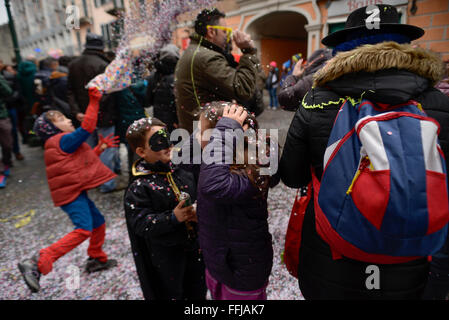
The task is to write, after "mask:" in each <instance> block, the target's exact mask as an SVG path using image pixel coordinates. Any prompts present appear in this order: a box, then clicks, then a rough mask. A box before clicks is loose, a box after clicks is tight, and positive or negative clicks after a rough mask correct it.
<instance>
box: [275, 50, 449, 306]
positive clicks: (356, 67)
mask: <svg viewBox="0 0 449 320" xmlns="http://www.w3.org/2000/svg"><path fill="white" fill-rule="evenodd" d="M441 72H442V63H441V61H440V60H439V58H438V57H437V56H436V55H433V54H431V53H430V52H427V51H425V50H423V49H421V48H416V49H413V48H412V47H411V46H410V45H408V44H404V45H399V44H397V43H395V42H383V43H379V44H376V45H366V46H361V47H358V48H356V49H354V50H352V51H349V52H342V53H339V54H338V55H337V56H335V57H334V58H333V59H331V60H329V62H328V64H327V65H326V67H325V68H323V69H321V70H320V71H318V72H317V74H316V75H315V82H314V88H313V89H312V90H310V91H309V92H308V93H307V94H306V96H305V97H304V99H303V101H302V104H301V106H300V108H299V109H298V110H297V111H296V114H295V116H294V118H293V120H292V123H291V125H290V128H289V131H288V134H287V139H286V142H285V145H284V151H283V154H282V157H281V161H280V164H279V170H280V175H281V179H282V181H283V182H284V183H285V184H286V185H287V186H289V187H291V188H299V187H302V186H304V185H307V184H308V183H309V182H310V181H311V173H310V168H311V167H313V168H314V169H315V173H316V175H317V177H318V179H321V175H322V172H323V158H324V153H325V150H326V147H327V142H328V139H329V135H330V132H331V129H332V125H333V122H334V119H335V117H336V115H337V112H338V110H339V108H340V107H341V106H342V104H343V102H344V100H345V97H346V96H349V97H352V98H353V99H356V100H359V99H361V97H362V96H363V98H365V99H369V100H372V101H375V102H380V103H387V104H393V105H394V104H400V103H403V102H406V101H408V100H410V99H415V100H417V101H418V102H420V103H421V104H422V107H423V109H424V111H425V112H426V113H427V114H428V115H429V116H430V117H433V118H435V119H436V120H437V121H438V122H439V123H440V125H441V131H440V135H439V141H440V145H441V148H442V149H443V152H444V154H445V156H446V159H448V155H449V154H448V152H449V98H448V97H446V96H445V95H444V94H442V93H441V92H440V91H438V90H437V89H435V88H433V86H434V85H435V83H436V82H437V81H438V80H439V78H440V75H441V74H442V73H441ZM446 167H447V163H446ZM306 221H307V223H306ZM301 246H302V247H304V249H303V248H302V247H301V250H300V259H299V261H300V266H299V271H300V273H299V278H300V284H301V276H302V278H303V280H302V282H303V286H304V288H306V289H307V290H309V292H310V291H312V292H314V294H312V296H309V298H325V299H326V298H330V299H334V298H344V297H341V296H339V297H336V296H334V295H333V293H332V292H333V291H332V290H331V289H332V288H335V287H339V288H341V290H340V291H339V292H342V290H346V289H347V293H348V296H347V297H353V296H352V295H351V293H350V292H351V290H350V288H349V287H350V285H349V284H348V283H351V281H353V280H355V279H356V278H357V277H358V276H359V275H358V274H355V273H356V272H355V271H351V270H352V269H354V268H353V267H355V266H358V267H360V270H362V269H363V268H366V267H367V266H368V265H369V263H364V262H355V261H354V260H350V259H347V258H343V259H341V260H333V259H332V254H331V251H330V249H329V246H328V244H327V243H326V242H324V241H323V240H322V239H321V238H320V237H319V236H318V234H317V232H316V230H315V219H314V208H313V201H310V203H309V206H308V208H307V211H306V218H305V222H304V226H303V237H302V243H301ZM318 264H320V268H315V267H314V265H315V266H316V265H318ZM379 267H380V273H381V275H382V273H385V272H386V273H391V275H392V279H395V281H389V282H385V283H384V285H383V288H381V289H382V291H381V292H382V297H383V298H400V299H406V298H414V299H416V298H419V294H420V292H421V290H422V289H423V286H424V284H425V282H426V279H427V278H426V277H427V275H426V274H427V267H428V265H427V263H426V260H425V259H424V260H415V261H412V262H409V263H402V264H396V265H389V266H382V265H380V266H379ZM337 270H338V271H337ZM395 272H396V273H395ZM393 275H394V276H393ZM305 277H309V278H313V279H319V280H317V281H316V283H315V284H310V283H309V284H307V283H306V282H307V279H305ZM408 277H409V278H408ZM365 278H366V276H365ZM412 278H413V279H414V280H410V281H408V280H407V279H412ZM361 285H363V284H361ZM395 285H397V286H395ZM363 286H364V285H363ZM399 288H401V289H399ZM306 289H305V291H307V290H306ZM368 291H369V290H368ZM368 291H367V290H366V288H365V287H363V288H360V290H359V291H357V292H356V294H357V295H358V298H359V299H363V298H372V297H376V293H374V291H376V290H372V291H371V292H368ZM305 297H306V299H307V298H308V297H307V296H306V295H305Z"/></svg>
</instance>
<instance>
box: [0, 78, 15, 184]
mask: <svg viewBox="0 0 449 320" xmlns="http://www.w3.org/2000/svg"><path fill="white" fill-rule="evenodd" d="M10 95H12V89H11V88H10V87H9V86H8V83H7V82H6V80H5V78H4V77H3V76H2V75H0V146H1V147H2V163H3V167H2V168H0V188H4V187H6V177H7V176H8V175H9V168H10V167H11V164H12V162H11V153H12V134H11V129H12V126H11V121H10V120H9V116H8V109H6V104H5V99H6V98H8V97H9V96H10Z"/></svg>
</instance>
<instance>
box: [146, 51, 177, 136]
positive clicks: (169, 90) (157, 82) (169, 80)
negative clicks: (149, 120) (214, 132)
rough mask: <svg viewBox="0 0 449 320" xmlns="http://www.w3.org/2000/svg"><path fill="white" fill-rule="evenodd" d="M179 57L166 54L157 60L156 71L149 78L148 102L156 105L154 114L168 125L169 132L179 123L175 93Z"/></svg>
mask: <svg viewBox="0 0 449 320" xmlns="http://www.w3.org/2000/svg"><path fill="white" fill-rule="evenodd" d="M177 62H178V58H177V57H175V56H166V57H165V58H164V59H162V60H159V61H157V62H156V64H155V67H156V71H155V72H153V73H152V74H151V76H150V77H149V78H148V90H147V99H148V104H149V105H152V106H153V107H154V112H153V115H154V117H155V118H158V119H159V120H161V121H162V122H164V123H165V124H166V125H167V129H168V131H169V132H172V131H173V129H174V128H175V127H174V126H173V124H176V125H177V124H178V116H177V114H176V102H175V93H174V82H175V75H174V72H175V67H176V63H177Z"/></svg>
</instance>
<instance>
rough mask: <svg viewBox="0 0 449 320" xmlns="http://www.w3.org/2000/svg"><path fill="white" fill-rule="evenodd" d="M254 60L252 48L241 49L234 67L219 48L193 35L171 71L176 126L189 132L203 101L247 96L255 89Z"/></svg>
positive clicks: (255, 64) (244, 99)
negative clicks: (173, 80) (173, 82)
mask: <svg viewBox="0 0 449 320" xmlns="http://www.w3.org/2000/svg"><path fill="white" fill-rule="evenodd" d="M200 41H201V44H200ZM245 52H246V51H245ZM258 64H259V59H258V58H257V56H256V50H255V49H254V50H251V51H250V52H247V53H244V54H243V55H242V57H241V58H240V61H239V65H238V67H237V68H234V67H233V66H231V65H230V64H229V62H228V60H227V58H226V56H225V53H224V52H223V50H222V49H221V48H219V47H218V46H216V45H214V44H213V43H211V42H209V41H207V40H205V39H204V38H202V39H201V40H200V36H198V35H196V34H195V35H193V36H192V37H191V42H190V45H189V46H188V47H187V49H186V50H185V51H184V53H183V55H182V56H181V58H180V60H179V62H178V64H177V66H176V71H175V79H176V80H175V96H176V109H177V113H178V120H179V126H180V128H183V129H186V130H188V131H189V132H190V133H192V132H193V121H194V120H198V118H199V112H200V106H201V105H202V104H204V103H207V102H211V101H231V100H233V99H235V100H238V101H248V100H249V99H251V98H252V96H253V95H254V93H255V90H256V81H257V79H256V75H257V65H258ZM192 79H193V80H194V83H193V82H192ZM194 88H195V90H194Z"/></svg>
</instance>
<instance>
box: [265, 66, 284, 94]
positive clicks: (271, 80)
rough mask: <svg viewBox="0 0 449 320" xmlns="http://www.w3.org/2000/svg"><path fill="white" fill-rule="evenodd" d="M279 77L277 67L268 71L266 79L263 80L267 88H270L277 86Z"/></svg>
mask: <svg viewBox="0 0 449 320" xmlns="http://www.w3.org/2000/svg"><path fill="white" fill-rule="evenodd" d="M280 80H281V79H280V77H279V69H278V68H274V69H273V70H271V71H270V72H269V73H268V77H267V80H265V87H266V89H267V90H270V89H272V88H277V87H278V85H279V81H280Z"/></svg>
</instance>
